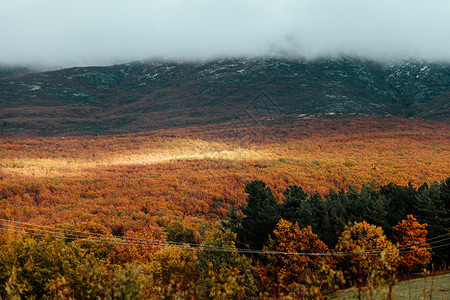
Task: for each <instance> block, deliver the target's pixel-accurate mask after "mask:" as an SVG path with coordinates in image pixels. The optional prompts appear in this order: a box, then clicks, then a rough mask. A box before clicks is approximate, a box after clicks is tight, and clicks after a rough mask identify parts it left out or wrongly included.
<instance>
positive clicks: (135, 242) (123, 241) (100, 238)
mask: <svg viewBox="0 0 450 300" xmlns="http://www.w3.org/2000/svg"><path fill="white" fill-rule="evenodd" d="M0 221H5V222H8V223H15V224H23V225H26V226H31V227H33V226H34V227H40V228H48V229H52V230H60V231H63V232H58V231H51V230H44V229H37V228H28V227H25V226H20V225H13V224H8V223H3V222H2V223H0V225H3V226H7V227H9V228H0V229H1V230H3V231H8V230H9V231H13V232H17V233H23V232H24V231H23V230H33V231H38V232H41V233H38V232H25V233H27V234H32V235H39V236H46V237H53V238H62V239H66V240H78V239H79V238H82V240H83V241H88V242H95V243H110V244H115V245H128V246H144V247H158V246H159V247H163V246H169V247H174V248H183V249H191V250H199V249H200V250H208V251H216V252H238V253H247V254H271V255H303V256H355V255H364V254H367V255H378V254H380V253H381V252H382V251H385V250H389V249H386V248H379V249H371V250H365V251H363V252H316V253H310V252H279V251H265V250H255V249H245V248H231V247H218V246H208V245H197V244H188V243H186V244H184V243H177V242H170V241H163V240H151V239H143V238H133V237H119V236H114V235H106V234H101V233H91V232H85V231H79V230H71V229H62V228H57V227H51V226H44V225H35V224H31V223H25V222H18V221H11V220H6V219H1V218H0ZM11 228H17V229H11ZM18 229H22V230H18ZM66 231H69V233H68V232H66ZM70 232H75V233H70ZM441 237H445V238H442V239H440V240H438V241H433V242H430V244H436V243H442V242H443V241H446V240H448V239H449V238H450V236H449V234H444V235H441V236H437V237H433V238H430V239H429V240H436V239H438V238H441ZM430 244H416V243H411V244H405V245H399V248H397V249H396V250H399V253H407V252H414V251H418V249H417V250H414V249H410V248H411V247H407V245H413V246H417V247H422V246H425V247H427V246H429V245H430ZM447 245H448V244H445V245H438V246H434V247H433V248H439V247H444V246H447ZM186 246H189V248H187V247H186ZM393 249H395V248H393ZM407 249H409V250H407Z"/></svg>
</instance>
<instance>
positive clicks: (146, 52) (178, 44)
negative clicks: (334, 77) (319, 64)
mask: <svg viewBox="0 0 450 300" xmlns="http://www.w3.org/2000/svg"><path fill="white" fill-rule="evenodd" d="M285 54H289V55H294V56H301V57H306V58H314V57H317V56H329V55H330V56H336V55H356V56H362V57H367V58H371V59H377V60H391V59H402V58H417V59H425V60H434V61H447V62H450V0H373V1H372V0H273V1H266V0H259V1H256V0H161V1H159V0H122V1H117V0H0V64H8V65H14V64H22V65H23V64H27V65H30V64H31V65H34V64H38V65H49V66H60V67H69V66H75V65H78V66H80V65H108V64H114V63H121V62H127V61H134V60H141V59H147V58H153V57H160V58H169V59H202V60H204V59H211V58H215V57H224V56H227V57H229V56H253V55H285Z"/></svg>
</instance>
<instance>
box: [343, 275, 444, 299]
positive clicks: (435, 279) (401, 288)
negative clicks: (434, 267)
mask: <svg viewBox="0 0 450 300" xmlns="http://www.w3.org/2000/svg"><path fill="white" fill-rule="evenodd" d="M386 291H387V287H385V288H383V289H382V288H380V289H377V290H376V291H375V293H376V297H374V298H375V299H385V298H386V296H385V295H386ZM383 295H384V296H383ZM365 296H366V297H367V298H368V299H369V298H370V296H369V294H368V291H365ZM394 297H395V299H436V300H440V299H442V300H445V299H450V273H447V274H443V275H436V276H432V277H424V278H417V279H412V280H407V281H402V282H399V283H398V284H397V285H396V286H395V287H394ZM338 298H339V299H357V298H358V292H357V290H355V289H350V290H346V291H343V292H340V293H339V294H338Z"/></svg>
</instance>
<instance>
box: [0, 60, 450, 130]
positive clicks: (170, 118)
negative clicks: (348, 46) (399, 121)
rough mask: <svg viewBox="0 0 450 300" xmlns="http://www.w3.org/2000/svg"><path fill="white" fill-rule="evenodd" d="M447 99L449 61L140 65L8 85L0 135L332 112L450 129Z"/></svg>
mask: <svg viewBox="0 0 450 300" xmlns="http://www.w3.org/2000/svg"><path fill="white" fill-rule="evenodd" d="M258 99H259V100H258ZM449 103H450V64H438V63H427V62H412V61H404V62H402V63H398V64H394V63H379V62H374V61H368V60H362V59H356V58H335V59H317V60H312V61H306V60H301V59H284V58H283V59H282V58H276V59H275V58H252V59H243V58H240V59H223V60H216V61H208V62H164V61H153V62H134V63H128V64H121V65H114V66H109V67H77V68H70V69H62V70H57V71H49V72H43V73H36V74H26V75H22V76H19V77H7V78H3V79H0V134H11V133H17V132H27V131H29V132H35V133H37V134H45V135H46V134H50V135H52V134H64V133H69V132H79V133H84V134H86V133H88V134H99V133H100V134H102V133H124V132H138V131H145V130H154V129H160V128H173V127H177V128H179V127H185V126H196V125H208V124H219V123H226V122H235V121H236V120H238V121H239V122H243V123H245V122H247V121H255V122H260V121H261V120H267V119H274V118H275V119H276V118H280V119H283V118H284V117H288V119H289V118H292V117H297V118H305V117H306V118H307V117H318V116H322V117H323V116H334V115H344V116H350V115H382V116H391V115H392V116H400V117H408V118H421V119H430V120H437V121H441V122H446V123H448V122H449V119H450V115H449V110H450V108H449Z"/></svg>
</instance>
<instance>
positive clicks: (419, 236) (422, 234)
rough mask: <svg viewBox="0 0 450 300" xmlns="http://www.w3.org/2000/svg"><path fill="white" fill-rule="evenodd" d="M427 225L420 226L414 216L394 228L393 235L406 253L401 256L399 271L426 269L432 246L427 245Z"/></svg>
mask: <svg viewBox="0 0 450 300" xmlns="http://www.w3.org/2000/svg"><path fill="white" fill-rule="evenodd" d="M426 227H427V224H426V223H425V224H420V223H419V222H417V219H416V218H414V217H413V215H408V218H407V219H406V220H403V221H401V222H399V223H398V225H397V226H395V227H394V228H393V235H394V238H395V240H396V242H397V243H399V244H400V247H402V248H404V249H405V251H404V252H403V253H401V255H400V261H399V262H398V268H399V270H401V271H403V272H415V271H419V270H420V269H422V268H424V267H426V266H427V265H428V264H429V263H430V260H431V252H430V245H429V244H427V243H426V237H427V230H426V229H425V228H426Z"/></svg>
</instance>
